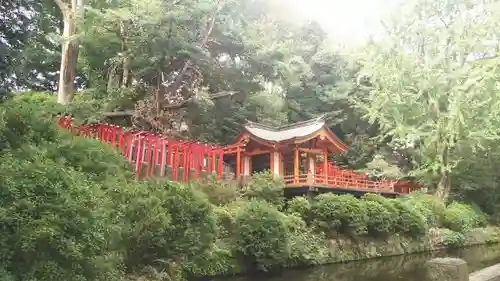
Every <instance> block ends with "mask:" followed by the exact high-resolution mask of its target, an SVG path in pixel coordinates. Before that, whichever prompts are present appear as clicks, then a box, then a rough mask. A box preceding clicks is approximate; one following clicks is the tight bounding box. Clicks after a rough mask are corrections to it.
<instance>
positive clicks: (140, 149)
mask: <svg viewBox="0 0 500 281" xmlns="http://www.w3.org/2000/svg"><path fill="white" fill-rule="evenodd" d="M136 151H137V153H136V158H135V175H136V177H137V178H139V177H140V176H141V170H142V164H143V162H142V160H143V159H142V158H143V154H144V138H143V137H142V136H139V137H138V139H137V147H136Z"/></svg>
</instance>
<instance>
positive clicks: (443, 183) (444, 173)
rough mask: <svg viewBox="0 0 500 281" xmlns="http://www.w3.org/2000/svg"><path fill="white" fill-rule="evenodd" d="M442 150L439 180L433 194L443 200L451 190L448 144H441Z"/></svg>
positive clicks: (444, 200) (446, 198)
mask: <svg viewBox="0 0 500 281" xmlns="http://www.w3.org/2000/svg"><path fill="white" fill-rule="evenodd" d="M442 145H443V146H444V147H443V150H442V151H441V157H440V158H441V159H440V160H441V161H440V162H441V163H440V164H441V168H440V169H439V182H438V184H437V187H436V193H435V196H436V197H437V198H438V199H440V200H441V201H443V202H446V200H448V197H449V196H450V191H451V177H450V172H449V171H448V152H449V148H448V145H446V144H442Z"/></svg>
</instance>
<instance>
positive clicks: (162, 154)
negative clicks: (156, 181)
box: [159, 139, 167, 177]
mask: <svg viewBox="0 0 500 281" xmlns="http://www.w3.org/2000/svg"><path fill="white" fill-rule="evenodd" d="M166 145H167V141H166V140H165V139H162V140H161V144H160V152H159V154H160V157H161V158H160V177H164V176H165V169H166V165H165V164H166V162H167V159H166V157H167V153H166V152H167V151H166Z"/></svg>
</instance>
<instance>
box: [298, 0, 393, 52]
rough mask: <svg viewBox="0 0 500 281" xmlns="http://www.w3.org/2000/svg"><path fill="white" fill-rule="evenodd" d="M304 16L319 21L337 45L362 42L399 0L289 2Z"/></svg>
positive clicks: (377, 27)
mask: <svg viewBox="0 0 500 281" xmlns="http://www.w3.org/2000/svg"><path fill="white" fill-rule="evenodd" d="M291 1H292V2H293V3H294V4H295V6H296V7H297V9H298V11H300V13H302V14H303V15H304V16H306V17H308V18H310V19H314V20H316V21H318V22H319V23H320V24H321V25H322V26H323V28H324V29H325V30H326V31H328V32H329V33H330V36H331V37H332V39H334V40H335V41H337V40H338V42H339V43H341V44H342V43H346V44H351V43H354V44H356V43H361V42H363V41H365V40H366V39H368V37H369V36H370V34H376V33H380V32H381V25H380V21H381V20H384V19H387V18H388V17H389V16H390V13H391V12H392V11H393V9H394V8H396V7H397V4H398V3H400V1H402V0H291Z"/></svg>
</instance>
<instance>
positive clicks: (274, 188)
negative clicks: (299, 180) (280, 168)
mask: <svg viewBox="0 0 500 281" xmlns="http://www.w3.org/2000/svg"><path fill="white" fill-rule="evenodd" d="M284 187H285V184H284V182H283V180H282V179H281V178H278V177H276V176H274V175H273V174H272V173H271V172H270V171H265V172H261V173H256V174H253V175H252V178H251V179H250V180H249V181H248V182H247V183H246V184H245V185H244V186H243V187H242V189H241V193H242V196H243V197H244V198H248V199H252V198H255V199H261V200H265V201H267V202H268V203H271V204H273V205H274V206H276V207H278V208H281V207H282V206H283V203H284V200H285V198H284V196H283V191H284Z"/></svg>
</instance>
